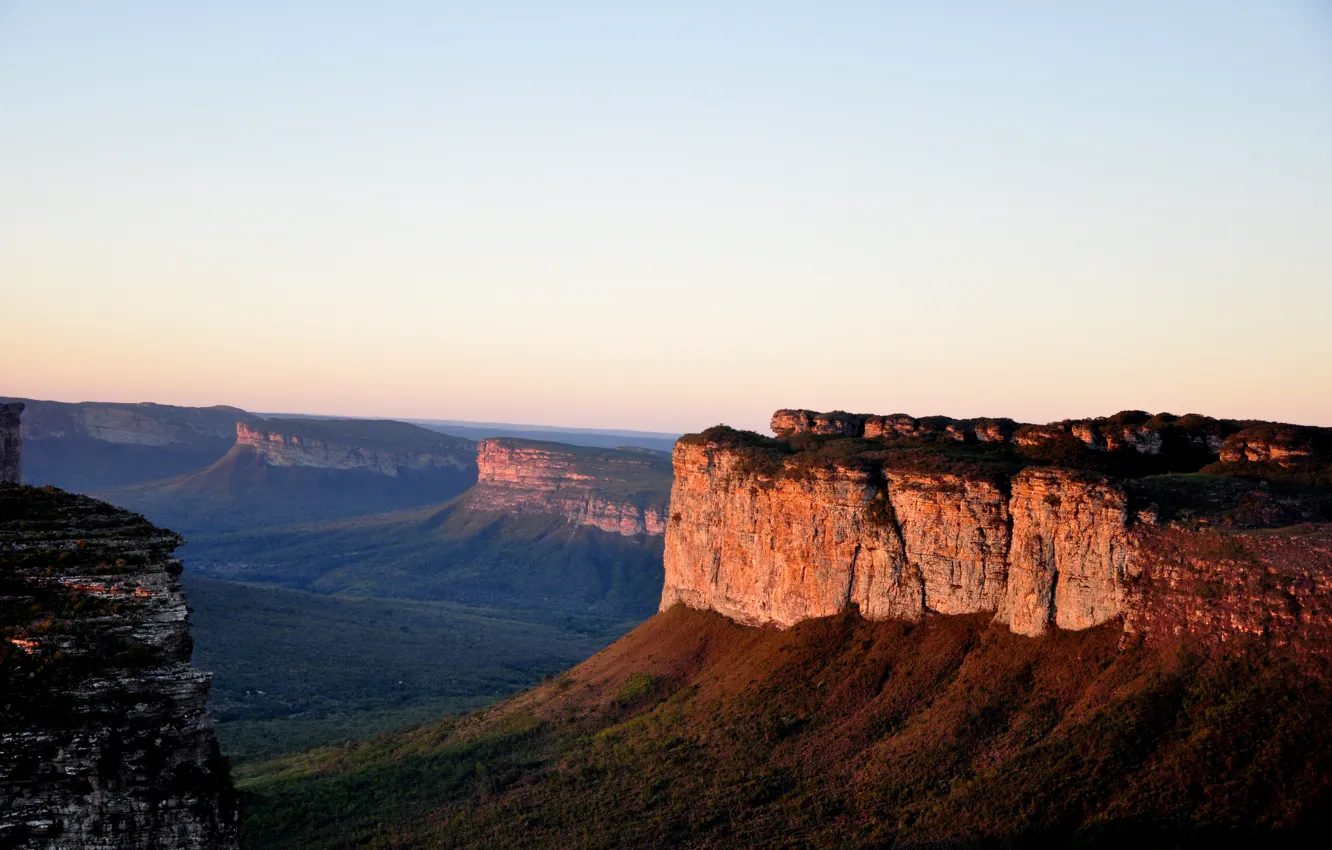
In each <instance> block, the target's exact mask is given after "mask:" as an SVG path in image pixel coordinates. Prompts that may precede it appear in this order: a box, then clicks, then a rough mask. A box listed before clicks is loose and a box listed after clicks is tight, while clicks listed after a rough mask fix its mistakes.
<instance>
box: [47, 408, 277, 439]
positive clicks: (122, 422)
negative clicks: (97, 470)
mask: <svg viewBox="0 0 1332 850" xmlns="http://www.w3.org/2000/svg"><path fill="white" fill-rule="evenodd" d="M26 404H27V408H28V409H27V414H26V415H25V416H24V418H23V436H24V438H25V439H27V440H52V439H60V438H74V437H83V438H88V439H93V440H98V441H100V442H104V443H117V444H123V445H138V446H171V445H185V444H192V443H198V442H201V441H210V440H223V441H230V440H231V438H232V435H233V434H234V433H235V429H236V423H237V422H238V421H242V420H251V419H254V417H253V416H252V415H250V414H249V413H246V412H245V411H243V410H241V409H239V408H235V407H221V406H219V407H175V406H173V405H168V404H146V403H145V404H114V403H100V402H80V403H78V404H66V403H63V402H55V401H27V402H26Z"/></svg>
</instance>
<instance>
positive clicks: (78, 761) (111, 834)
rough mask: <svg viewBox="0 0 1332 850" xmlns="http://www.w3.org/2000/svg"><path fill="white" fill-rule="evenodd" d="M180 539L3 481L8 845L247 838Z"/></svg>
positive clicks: (0, 656) (0, 532) (210, 842)
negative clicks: (195, 661) (222, 749)
mask: <svg viewBox="0 0 1332 850" xmlns="http://www.w3.org/2000/svg"><path fill="white" fill-rule="evenodd" d="M180 542H181V540H180V538H179V537H178V536H176V535H175V534H173V533H171V532H168V531H163V530H161V529H158V528H155V527H154V526H152V525H150V524H148V523H147V522H146V521H144V519H143V518H142V517H140V516H137V515H135V514H130V513H126V512H124V511H121V510H119V509H116V508H113V507H111V506H110V505H107V504H104V503H102V502H97V501H94V500H92V499H89V498H86V497H82V496H74V495H71V494H67V493H64V492H62V491H59V490H55V489H37V488H31V487H15V486H4V485H0V632H3V644H2V645H0V799H3V800H4V803H3V805H0V846H4V847H15V848H52V847H61V848H75V850H77V848H99V850H112V849H115V850H118V848H136V850H138V848H144V850H146V848H160V847H171V848H228V847H234V846H236V808H235V800H234V795H233V793H232V791H231V788H230V783H229V780H228V778H227V774H226V768H225V764H224V762H223V761H222V759H221V757H220V755H219V754H218V749H217V742H216V740H215V739H214V736H213V725H212V720H211V718H210V717H209V715H208V713H207V711H206V708H205V703H206V701H207V697H208V683H209V676H208V674H207V673H204V672H202V671H199V670H196V669H194V668H193V667H191V666H190V664H189V659H190V650H191V643H190V637H189V633H188V630H187V622H186V611H187V609H186V607H185V599H184V597H183V595H182V593H181V589H180V582H179V575H180V569H181V567H180V562H179V561H177V560H175V559H173V558H172V557H171V553H172V550H174V549H175V548H176V547H177V546H178V545H179V544H180Z"/></svg>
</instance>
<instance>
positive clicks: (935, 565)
mask: <svg viewBox="0 0 1332 850" xmlns="http://www.w3.org/2000/svg"><path fill="white" fill-rule="evenodd" d="M883 475H884V478H885V479H886V481H887V490H888V498H889V500H890V501H891V502H892V506H893V514H894V515H895V517H896V520H897V528H898V531H899V533H900V534H901V535H902V539H903V542H904V544H905V549H906V557H907V562H908V563H909V564H910V566H911V568H912V569H913V570H915V571H917V572H919V573H920V575H921V576H922V577H923V579H924V582H925V597H924V604H925V607H926V608H928V609H929V610H931V611H938V612H940V613H942V614H969V613H974V612H976V611H994V610H997V609H998V607H999V603H1000V601H1001V600H1002V598H1003V594H1004V580H1005V576H1006V574H1007V571H1008V565H1007V563H1006V561H1005V559H1006V557H1007V555H1008V538H1009V530H1008V529H1009V517H1008V504H1007V502H1008V499H1007V496H1006V494H1005V493H1004V492H1003V490H1001V489H1000V488H999V487H998V486H997V485H996V484H995V483H994V482H992V481H988V480H984V479H974V478H966V477H963V476H960V475H927V474H922V473H916V472H901V471H896V470H892V469H885V470H884V472H883Z"/></svg>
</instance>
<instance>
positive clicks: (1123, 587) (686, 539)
mask: <svg viewBox="0 0 1332 850" xmlns="http://www.w3.org/2000/svg"><path fill="white" fill-rule="evenodd" d="M1237 428H1238V425H1237V424H1236V423H1226V422H1224V421H1221V420H1215V419H1209V418H1207V417H1201V416H1192V415H1191V416H1186V417H1173V416H1169V415H1165V414H1160V415H1157V416H1151V417H1149V416H1147V414H1142V413H1137V412H1132V411H1130V412H1125V413H1120V414H1116V415H1115V416H1113V417H1107V418H1104V419H1096V420H1069V421H1065V422H1060V423H1054V424H1052V425H1048V426H1017V425H1016V423H1013V422H1011V421H1009V420H996V419H990V420H966V421H965V422H959V421H958V420H945V419H942V418H936V417H928V418H924V419H915V418H913V417H910V416H906V415H904V414H897V415H893V416H886V417H879V416H867V415H862V414H844V413H830V414H820V413H815V412H812V411H805V410H780V411H778V412H777V413H776V414H775V415H774V416H773V429H774V431H776V432H777V433H778V435H779V439H778V440H771V439H767V438H764V437H760V436H759V435H757V434H748V433H746V432H739V431H734V430H732V429H728V428H725V427H724V426H719V427H718V428H715V429H710V430H709V431H707V432H705V433H704V434H698V435H688V436H686V437H683V438H681V439H680V441H679V442H678V443H677V444H676V447H675V453H674V466H675V485H674V490H673V492H672V500H671V520H670V523H669V524H668V526H667V529H666V540H665V569H666V581H665V586H664V588H663V591H662V599H661V609H662V610H665V609H666V608H669V607H670V606H671V605H674V604H676V603H684V604H685V605H688V606H690V607H693V608H702V609H713V610H716V611H718V612H720V613H722V614H725V615H726V616H728V617H731V618H732V619H734V620H737V621H739V622H742V623H746V624H751V625H775V626H778V627H787V626H791V625H793V624H795V623H797V622H799V621H801V620H804V619H808V618H813V617H823V616H828V615H831V614H835V613H837V612H839V611H842V610H844V609H845V608H847V607H848V606H849V605H851V604H853V603H854V604H855V605H856V606H858V608H859V610H860V612H861V614H862V615H864V616H865V617H868V618H870V619H905V620H916V619H919V618H921V617H923V616H925V615H927V614H930V613H938V614H975V613H982V612H984V613H990V614H992V615H993V617H994V619H995V621H996V622H999V623H1003V624H1007V626H1008V627H1009V628H1010V629H1011V630H1012V631H1014V632H1016V633H1019V634H1023V635H1032V636H1035V635H1040V634H1044V633H1045V632H1047V631H1049V630H1050V629H1052V628H1059V629H1086V628H1090V627H1092V626H1096V625H1099V624H1101V623H1105V622H1107V621H1110V620H1114V619H1116V618H1124V621H1125V623H1127V624H1128V631H1129V632H1131V633H1141V634H1148V635H1157V636H1159V635H1162V634H1167V635H1174V634H1184V633H1189V634H1196V635H1203V636H1205V638H1206V640H1209V641H1213V642H1215V641H1225V640H1229V639H1234V638H1238V637H1242V636H1244V635H1250V636H1253V635H1257V636H1261V637H1262V638H1263V639H1264V640H1271V641H1276V642H1278V643H1280V642H1283V641H1284V642H1287V643H1299V642H1301V641H1304V642H1305V643H1308V642H1310V641H1311V640H1312V643H1313V644H1316V645H1319V646H1323V647H1324V648H1325V649H1326V648H1328V647H1332V546H1329V545H1328V539H1329V533H1332V532H1329V529H1332V524H1329V523H1326V522H1322V521H1321V520H1323V519H1326V518H1327V517H1329V516H1332V490H1330V489H1329V485H1332V429H1322V428H1313V427H1301V426H1289V425H1273V424H1256V425H1254V424H1250V425H1247V426H1245V427H1243V428H1238V430H1236V429H1237ZM1222 434H1225V437H1224V439H1223V437H1222ZM1061 441H1062V442H1061ZM1052 442H1055V443H1059V445H1058V446H1057V447H1056V450H1054V451H1044V450H1042V451H1038V452H1036V453H1031V452H1029V451H1027V449H1026V448H1024V447H1027V446H1038V447H1040V446H1046V445H1049V444H1050V443H1052ZM995 443H998V444H999V445H994V444H995ZM987 444H989V445H987ZM1166 454H1170V455H1172V456H1173V458H1174V460H1175V462H1177V463H1178V464H1180V466H1175V467H1170V468H1171V469H1178V470H1179V471H1181V472H1197V471H1199V470H1202V471H1205V472H1210V473H1212V474H1211V475H1207V476H1195V475H1177V474H1165V475H1163V474H1160V472H1158V471H1154V470H1159V469H1160V467H1159V466H1152V465H1145V466H1144V465H1143V464H1142V463H1140V462H1138V461H1135V460H1133V459H1134V458H1138V457H1144V456H1145V457H1148V458H1150V457H1160V456H1162V455H1166ZM1218 455H1219V457H1218ZM1124 459H1127V460H1128V462H1127V463H1120V462H1119V461H1122V460H1124ZM1061 464H1062V465H1061ZM1114 469H1121V470H1128V471H1129V472H1127V473H1121V475H1123V477H1116V476H1115V475H1112V474H1111V473H1110V472H1106V471H1105V470H1114ZM1093 470H1100V471H1093ZM1143 470H1146V471H1145V472H1144V471H1143ZM1268 476H1272V483H1271V484H1269V482H1267V481H1260V480H1257V479H1258V478H1260V477H1264V478H1265V477H1268ZM1310 521H1312V523H1313V524H1312V525H1309V526H1308V527H1309V528H1310V529H1312V531H1310V532H1309V533H1300V534H1294V533H1285V532H1284V531H1283V533H1280V534H1278V533H1276V532H1275V531H1273V530H1271V529H1275V528H1278V527H1281V526H1290V525H1291V524H1293V523H1309V522H1310ZM1214 529H1220V530H1219V531H1218V530H1214ZM1218 535H1219V536H1218ZM1230 550H1234V551H1237V552H1249V553H1250V554H1249V555H1247V556H1239V555H1225V552H1227V551H1230ZM1218 552H1219V553H1221V554H1217V553H1218ZM1209 553H1210V554H1209ZM1254 553H1258V554H1254ZM1273 588H1279V590H1274V589H1273ZM1311 634H1312V635H1315V636H1317V635H1322V636H1323V637H1319V638H1317V639H1316V640H1314V639H1312V638H1310V637H1309V636H1310V635H1311ZM1324 638H1326V639H1324ZM1328 651H1332V650H1328Z"/></svg>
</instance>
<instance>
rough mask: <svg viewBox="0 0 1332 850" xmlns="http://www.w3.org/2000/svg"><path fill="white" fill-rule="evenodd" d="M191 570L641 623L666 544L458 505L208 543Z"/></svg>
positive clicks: (197, 549) (652, 600) (193, 557)
mask: <svg viewBox="0 0 1332 850" xmlns="http://www.w3.org/2000/svg"><path fill="white" fill-rule="evenodd" d="M181 553H182V555H183V556H184V557H185V558H186V560H187V562H188V563H189V565H190V569H191V570H195V571H198V572H201V573H204V574H207V575H210V576H213V577H215V578H225V579H233V580H243V581H258V582H268V583H274V584H281V585H283V586H285V587H290V588H295V589H300V590H308V591H312V592H317V593H343V594H351V595H356V596H386V597H399V598H411V599H428V600H449V601H454V602H462V603H465V604H468V605H481V606H492V607H502V608H506V609H517V610H531V611H536V610H541V611H548V612H559V614H558V617H559V618H560V621H561V622H563V618H565V617H567V616H574V617H579V616H584V615H591V616H595V617H610V618H618V619H624V620H632V621H634V622H638V621H641V620H643V619H644V618H646V617H648V616H649V615H650V614H651V613H652V612H653V611H655V610H656V607H657V602H658V601H659V600H660V598H661V583H662V578H663V572H662V540H661V538H660V537H646V536H640V537H623V536H621V535H618V534H610V533H607V532H604V531H600V530H598V529H595V528H590V527H571V526H570V525H569V524H568V523H567V522H565V521H564V520H562V519H559V518H555V517H542V516H531V517H515V516H509V515H504V514H492V513H478V512H475V511H470V510H467V509H466V507H465V506H464V505H462V504H461V503H459V502H454V503H451V504H449V505H446V506H444V507H443V508H439V507H432V508H426V509H421V510H415V511H403V512H399V513H394V514H381V515H376V516H368V517H359V518H355V519H348V520H342V521H339V522H334V523H323V524H309V525H300V526H289V527H284V528H273V529H258V530H255V531H252V532H243V533H235V534H226V535H216V536H206V535H200V536H196V537H194V538H192V539H191V542H190V544H189V545H188V546H186V547H185V548H184V549H182V550H181Z"/></svg>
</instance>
